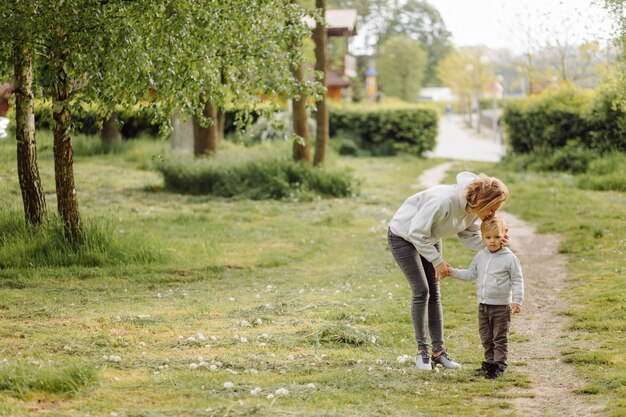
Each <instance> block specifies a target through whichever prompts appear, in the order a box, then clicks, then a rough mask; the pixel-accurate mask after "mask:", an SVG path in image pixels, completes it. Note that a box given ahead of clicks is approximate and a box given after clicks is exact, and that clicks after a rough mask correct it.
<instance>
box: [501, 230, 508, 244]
mask: <svg viewBox="0 0 626 417" xmlns="http://www.w3.org/2000/svg"><path fill="white" fill-rule="evenodd" d="M507 243H509V229H508V228H507V229H504V236H502V247H504V246H506V244H507Z"/></svg>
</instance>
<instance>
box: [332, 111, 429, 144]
mask: <svg viewBox="0 0 626 417" xmlns="http://www.w3.org/2000/svg"><path fill="white" fill-rule="evenodd" d="M438 118H439V113H438V112H437V110H436V108H434V107H431V106H407V107H402V108H384V107H383V108H366V107H331V108H330V109H329V128H330V135H331V136H335V135H337V134H338V133H339V132H340V131H344V132H351V133H353V134H356V136H358V138H359V139H360V143H359V145H360V146H361V147H362V148H363V149H366V150H369V151H371V153H372V154H374V155H394V154H396V153H397V152H407V153H411V154H413V155H418V156H420V155H422V154H423V153H424V152H425V151H429V150H432V149H434V147H435V139H436V137H437V121H438ZM331 141H332V139H331Z"/></svg>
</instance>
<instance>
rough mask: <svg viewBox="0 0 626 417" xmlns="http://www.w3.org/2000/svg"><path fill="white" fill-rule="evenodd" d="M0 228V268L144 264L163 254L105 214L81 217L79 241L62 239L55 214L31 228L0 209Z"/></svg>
mask: <svg viewBox="0 0 626 417" xmlns="http://www.w3.org/2000/svg"><path fill="white" fill-rule="evenodd" d="M0 231H1V232H2V233H1V234H0V267H1V268H32V267H53V266H70V265H79V266H106V265H122V264H145V263H152V262H156V261H159V260H162V259H164V258H165V254H164V253H163V252H162V251H161V250H160V249H158V247H157V246H156V245H155V246H153V245H151V244H150V242H149V241H147V240H146V239H145V238H143V237H140V236H126V235H125V234H124V231H123V230H120V229H118V228H117V227H116V225H115V224H114V222H113V221H112V220H110V219H106V218H98V219H95V218H94V219H86V220H84V221H83V240H82V242H81V243H79V244H73V243H71V242H70V241H68V239H66V237H65V236H64V232H63V224H62V222H61V220H60V219H59V218H58V217H56V216H55V217H52V218H51V219H50V220H49V221H48V223H47V224H45V225H44V226H42V227H40V228H37V229H32V228H30V227H29V226H26V224H25V222H24V219H23V215H22V213H20V212H18V211H12V210H6V209H5V210H0Z"/></svg>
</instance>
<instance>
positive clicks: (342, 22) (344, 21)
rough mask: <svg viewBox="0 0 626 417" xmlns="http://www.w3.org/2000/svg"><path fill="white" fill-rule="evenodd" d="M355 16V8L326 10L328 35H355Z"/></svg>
mask: <svg viewBox="0 0 626 417" xmlns="http://www.w3.org/2000/svg"><path fill="white" fill-rule="evenodd" d="M356 17H357V14H356V10H355V9H337V10H326V23H327V25H328V36H354V35H356Z"/></svg>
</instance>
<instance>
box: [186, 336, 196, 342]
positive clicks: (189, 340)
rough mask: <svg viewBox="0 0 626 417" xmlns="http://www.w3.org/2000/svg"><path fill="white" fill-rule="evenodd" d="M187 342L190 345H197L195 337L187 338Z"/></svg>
mask: <svg viewBox="0 0 626 417" xmlns="http://www.w3.org/2000/svg"><path fill="white" fill-rule="evenodd" d="M187 341H188V342H189V343H195V341H196V338H195V337H193V336H189V337H188V338H187Z"/></svg>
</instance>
